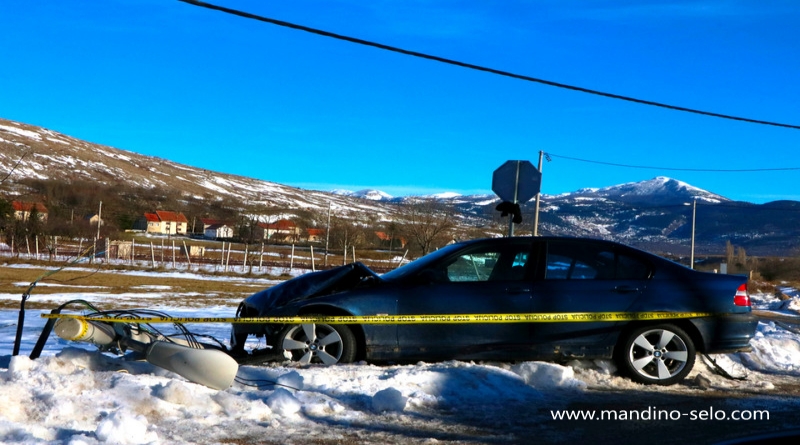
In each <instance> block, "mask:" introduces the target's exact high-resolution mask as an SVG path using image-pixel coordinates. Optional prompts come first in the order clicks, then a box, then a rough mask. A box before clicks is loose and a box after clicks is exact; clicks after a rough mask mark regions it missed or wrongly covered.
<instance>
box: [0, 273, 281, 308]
mask: <svg viewBox="0 0 800 445" xmlns="http://www.w3.org/2000/svg"><path fill="white" fill-rule="evenodd" d="M54 269H56V267H53V266H50V267H46V268H45V267H37V266H33V267H26V268H17V267H9V266H8V265H2V266H0V293H2V294H12V295H13V294H19V295H20V297H21V296H22V293H23V292H25V291H26V290H27V288H28V284H29V283H32V282H33V281H34V280H36V279H38V278H39V277H41V276H42V275H43V274H45V273H46V272H48V271H50V270H54ZM127 270H132V268H125V269H110V268H106V267H103V266H100V267H97V268H95V269H90V268H89V267H82V269H81V270H71V269H65V270H62V271H59V272H57V273H55V274H53V275H51V276H49V277H47V278H45V279H43V280H42V281H41V282H40V285H38V286H37V287H35V288H34V291H33V292H32V295H48V294H65V293H68V294H75V298H80V294H81V293H104V294H112V295H113V294H123V293H125V294H136V293H141V294H142V295H143V296H144V295H145V294H150V295H152V294H153V293H160V294H163V301H154V300H153V298H152V297H149V298H147V300H142V301H135V300H136V299H135V298H127V300H134V301H130V303H134V304H135V305H136V306H137V307H141V306H142V305H153V304H169V305H173V304H174V305H179V304H180V305H181V306H189V307H195V306H201V305H218V304H230V303H228V300H239V299H242V298H244V297H246V296H248V295H250V294H252V293H255V292H258V291H260V290H262V289H264V288H265V287H267V286H268V285H267V284H264V283H263V282H262V283H259V282H257V281H256V282H253V280H246V279H242V278H241V277H239V276H230V279H220V278H219V276H215V277H213V279H203V278H202V277H200V278H198V277H197V276H193V277H176V276H172V275H170V276H158V275H147V276H139V275H133V274H128V273H125V271H127ZM135 270H146V269H135ZM164 272H168V271H167V270H164ZM169 272H171V271H169ZM209 278H211V276H209ZM264 278H265V279H266V278H268V277H264ZM259 281H260V280H259ZM143 301H146V303H143ZM29 302H30V304H31V306H30V307H37V306H38V304H37V303H36V301H35V299H31V300H29ZM127 303H128V302H126V305H127ZM49 306H51V304H47V305H46V307H49ZM18 307H19V302H18V301H13V300H0V308H3V309H7V308H18Z"/></svg>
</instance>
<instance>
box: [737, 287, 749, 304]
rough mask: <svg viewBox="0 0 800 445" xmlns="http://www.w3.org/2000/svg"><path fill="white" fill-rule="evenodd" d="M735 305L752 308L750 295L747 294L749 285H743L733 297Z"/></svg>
mask: <svg viewBox="0 0 800 445" xmlns="http://www.w3.org/2000/svg"><path fill="white" fill-rule="evenodd" d="M733 304H734V305H736V306H750V294H748V293H747V283H744V284H742V285H741V286H739V288H738V289H736V295H734V296H733Z"/></svg>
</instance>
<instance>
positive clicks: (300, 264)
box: [0, 237, 407, 275]
mask: <svg viewBox="0 0 800 445" xmlns="http://www.w3.org/2000/svg"><path fill="white" fill-rule="evenodd" d="M345 252H347V254H345ZM80 255H86V257H87V260H88V261H89V262H90V263H95V264H96V263H100V264H110V265H130V266H136V267H142V268H151V269H174V270H184V271H186V270H192V271H207V272H232V273H249V274H253V273H257V274H270V275H281V274H287V273H288V274H294V275H297V274H298V273H300V274H302V273H305V272H312V271H317V270H325V269H330V268H333V267H337V266H341V265H343V264H347V263H349V262H355V261H359V262H361V263H364V264H365V265H366V266H367V267H369V268H370V269H372V270H373V271H374V272H376V273H383V272H388V271H389V270H392V269H395V268H397V267H398V266H399V265H401V264H403V263H405V262H406V261H407V260H406V255H407V251H405V253H404V252H392V251H379V250H367V249H364V250H361V251H358V250H356V249H355V248H354V247H352V246H351V248H349V249H342V252H340V253H339V254H334V253H332V252H328V253H326V252H325V249H324V247H320V246H314V245H294V244H290V245H284V244H266V243H259V244H243V243H233V242H225V241H221V242H216V243H210V242H208V241H203V242H198V241H197V240H193V239H191V238H184V237H170V238H159V239H155V240H151V241H141V240H135V239H134V240H111V239H107V238H100V239H85V238H79V239H68V238H63V237H31V238H27V239H25V242H24V244H22V243H20V244H19V245H14V244H13V243H12V244H11V245H9V244H4V243H0V256H5V257H7V258H16V259H22V260H35V261H44V262H52V263H62V262H64V261H68V260H69V259H72V258H76V257H78V256H80Z"/></svg>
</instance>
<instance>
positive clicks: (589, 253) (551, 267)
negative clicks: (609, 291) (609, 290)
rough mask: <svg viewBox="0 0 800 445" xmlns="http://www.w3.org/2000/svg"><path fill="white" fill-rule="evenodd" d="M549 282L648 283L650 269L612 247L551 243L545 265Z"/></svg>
mask: <svg viewBox="0 0 800 445" xmlns="http://www.w3.org/2000/svg"><path fill="white" fill-rule="evenodd" d="M545 267H546V270H545V279H548V280H645V279H647V278H649V277H650V270H651V269H650V266H649V265H648V264H647V263H646V262H644V261H642V260H640V259H639V258H636V257H634V256H632V255H629V254H627V253H625V252H619V251H618V250H615V249H614V248H613V247H612V246H606V245H604V244H600V243H586V242H551V243H549V244H548V249H547V260H546V264H545Z"/></svg>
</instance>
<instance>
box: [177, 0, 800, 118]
mask: <svg viewBox="0 0 800 445" xmlns="http://www.w3.org/2000/svg"><path fill="white" fill-rule="evenodd" d="M178 1H181V2H184V3H189V4H191V5H195V6H200V7H203V8H208V9H213V10H216V11H221V12H225V13H228V14H233V15H237V16H240V17H245V18H248V19H253V20H258V21H262V22H266V23H271V24H273V25H278V26H283V27H286V28H292V29H296V30H299V31H305V32H309V33H312V34H317V35H321V36H324V37H330V38H333V39H338V40H344V41H346V42H351V43H357V44H359V45H365V46H371V47H373V48H379V49H383V50H386V51H392V52H396V53H400V54H405V55H408V56H413V57H419V58H422V59H428V60H434V61H436V62H441V63H446V64H449V65H455V66H460V67H462V68H468V69H472V70H477V71H484V72H487V73H492V74H497V75H500V76H506V77H511V78H514V79H520V80H525V81H528V82H536V83H540V84H544V85H549V86H552V87H556V88H563V89H567V90H572V91H578V92H581V93H587V94H594V95H597V96H603V97H608V98H611V99H618V100H624V101H628V102H634V103H638V104H642V105H650V106H654V107H661V108H667V109H670V110H675V111H683V112H686V113H695V114H701V115H704V116H711V117H718V118H722V119H730V120H735V121H742V122H749V123H752V124H761V125H772V126H775V127H783V128H791V129H795V130H800V125H791V124H783V123H779V122H771V121H764V120H758V119H750V118H746V117H740V116H731V115H728V114H721V113H713V112H710V111H703V110H697V109H694V108H687V107H681V106H677V105H670V104H665V103H662V102H655V101H651V100H644V99H637V98H635V97H630V96H623V95H619V94H614V93H607V92H604V91H598V90H593V89H590V88H583V87H579V86H575V85H567V84H564V83H559V82H553V81H551V80H545V79H539V78H536V77H531V76H525V75H522V74H515V73H512V72H509V71H503V70H498V69H494V68H489V67H485V66H481V65H474V64H471V63H465V62H459V61H457V60H453V59H447V58H444V57H439V56H434V55H431V54H425V53H421V52H417V51H411V50H407V49H403V48H398V47H396V46H390V45H384V44H382V43H377V42H372V41H369V40H363V39H359V38H356V37H350V36H345V35H342V34H336V33H333V32H329V31H323V30H321V29H316V28H311V27H308V26H303V25H298V24H296V23H290V22H286V21H283V20H277V19H272V18H269V17H264V16H260V15H256V14H251V13H249V12H244V11H239V10H236V9H231V8H226V7H224V6H218V5H213V4H211V3H206V2H201V1H197V0H178Z"/></svg>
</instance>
